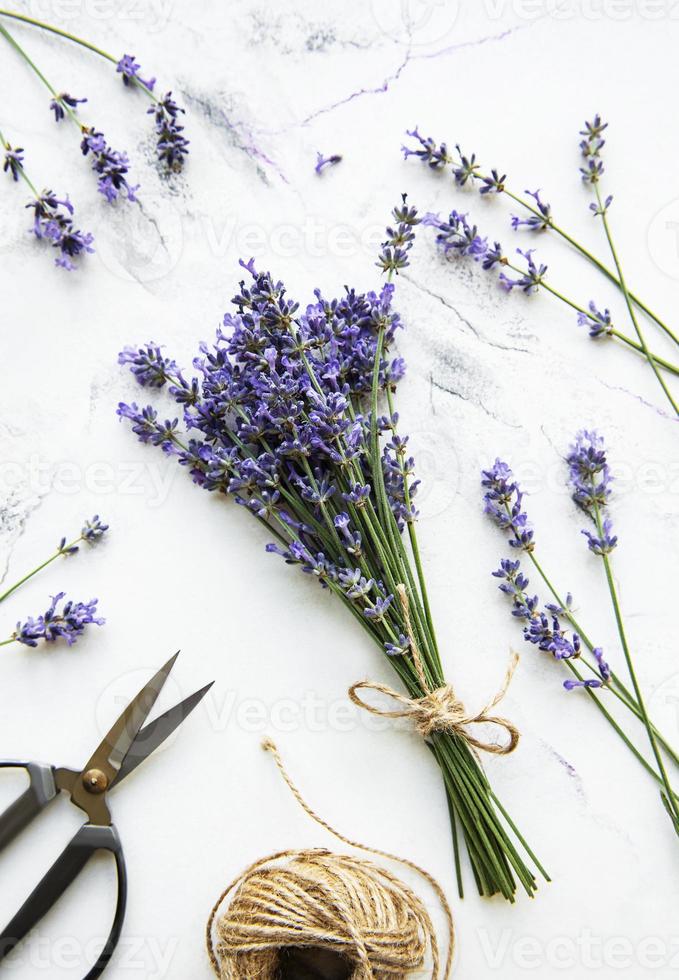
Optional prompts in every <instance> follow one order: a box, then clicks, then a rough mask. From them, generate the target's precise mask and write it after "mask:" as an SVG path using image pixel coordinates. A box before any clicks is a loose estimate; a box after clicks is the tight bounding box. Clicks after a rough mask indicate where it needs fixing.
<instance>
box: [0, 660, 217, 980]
mask: <svg viewBox="0 0 679 980" xmlns="http://www.w3.org/2000/svg"><path fill="white" fill-rule="evenodd" d="M178 656H179V653H178V652H177V653H176V654H175V655H174V657H172V658H171V659H170V660H168V662H167V663H166V664H165V666H164V667H161V669H160V670H159V671H158V673H157V674H156V675H155V676H154V677H152V678H151V680H150V681H149V682H148V684H146V685H145V686H144V687H143V688H142V689H141V691H140V692H139V694H137V696H136V697H135V698H134V700H133V701H131V702H130V704H129V705H128V706H127V708H125V710H124V711H123V713H122V714H121V715H120V717H119V718H118V720H117V721H116V723H115V724H114V725H113V727H112V728H111V729H110V731H109V732H108V734H107V735H106V736H105V738H104V739H103V741H102V742H101V743H100V745H99V746H98V747H97V749H95V751H94V753H93V755H92V756H91V757H90V759H89V760H88V762H87V763H86V764H85V765H84V766H83V768H82V770H77V769H57V768H55V767H54V766H50V765H45V764H43V763H40V762H0V768H4V769H8V768H10V769H11V768H18V769H25V770H26V771H27V772H28V776H29V779H30V785H29V787H28V789H27V790H26V791H25V792H24V793H23V794H22V795H21V796H20V797H19V798H18V799H17V800H16V801H15V802H14V803H13V804H12V805H11V806H10V807H9V808H8V809H7V810H5V812H4V813H3V814H2V815H0V850H2V849H3V848H4V847H6V846H7V845H8V844H9V843H10V842H11V841H12V840H14V838H15V837H16V836H17V835H18V834H19V833H21V831H22V830H24V828H25V827H27V826H28V824H29V823H30V822H31V821H32V820H33V819H34V818H35V817H36V816H37V815H38V814H39V813H40V812H41V811H42V810H43V809H44V808H45V807H46V806H47V805H48V804H49V803H51V802H52V800H54V799H56V797H57V796H58V795H59V793H60V792H65V793H68V794H69V796H70V798H71V802H72V803H73V804H74V805H75V806H77V807H79V808H80V809H81V810H83V811H84V812H85V813H86V814H87V821H86V822H85V823H84V824H83V826H82V827H81V828H80V830H78V832H77V833H76V834H75V836H74V837H73V839H72V840H71V842H70V843H69V844H68V845H67V846H66V848H65V849H64V851H63V852H62V854H61V855H60V856H59V857H58V858H57V859H56V861H55V862H54V864H53V865H52V867H51V868H50V869H49V871H48V872H47V873H46V874H45V876H44V877H43V879H42V881H41V882H40V883H39V884H38V885H37V886H36V888H35V889H34V890H33V892H32V893H31V895H30V896H29V897H28V898H27V899H26V901H25V902H24V904H23V905H22V906H21V908H20V909H19V911H18V912H17V914H16V915H15V916H14V918H13V919H12V921H11V922H10V923H9V924H8V925H7V926H6V927H5V929H3V931H2V934H1V935H0V960H2V959H4V957H5V956H7V954H8V953H9V952H10V951H11V950H12V949H14V947H15V946H16V945H17V943H19V942H20V941H21V940H22V939H23V938H24V936H25V935H26V934H27V933H28V932H30V930H31V929H32V928H33V926H35V925H36V924H37V923H38V922H39V921H40V920H41V919H42V917H43V916H44V915H45V914H46V913H47V912H48V911H49V909H51V908H52V906H53V905H54V904H55V903H56V902H57V901H58V899H59V898H60V897H61V896H62V895H63V893H64V892H65V891H66V889H67V888H68V886H69V885H70V884H71V882H73V881H74V880H75V879H76V878H77V876H78V874H79V873H80V872H81V871H82V870H83V868H84V867H85V865H86V864H87V862H88V861H89V859H90V858H91V857H92V855H93V854H94V853H95V852H96V851H110V853H111V854H112V855H113V857H114V858H115V864H116V872H117V879H118V896H117V903H116V910H115V916H114V919H113V925H112V927H111V932H110V934H109V937H108V939H107V940H106V944H105V946H104V948H103V950H102V951H101V953H100V955H99V958H98V959H97V962H96V963H95V964H94V966H93V967H92V969H91V970H90V972H89V973H88V974H87V976H86V977H85V980H94V978H95V977H98V976H101V974H102V973H103V971H104V969H105V968H106V966H107V964H108V962H109V960H110V959H111V956H112V955H113V952H114V950H115V948H116V945H117V943H118V940H119V939H120V934H121V932H122V927H123V920H124V918H125V906H126V903H127V870H126V867H125V858H124V856H123V848H122V844H121V841H120V837H119V836H118V831H117V830H116V828H115V826H114V825H113V822H112V820H111V813H110V811H109V808H108V802H107V799H106V794H107V792H108V790H109V789H111V787H112V786H117V784H118V783H119V782H120V781H121V780H122V779H125V777H126V776H129V775H130V773H131V772H133V771H134V770H135V769H136V768H137V766H138V765H139V764H140V763H141V762H143V761H144V759H146V758H147V757H148V756H149V755H150V754H151V753H152V752H153V751H154V750H155V749H157V748H158V746H159V745H161V744H162V743H163V742H164V741H165V739H166V738H168V737H169V736H170V735H171V734H172V732H173V731H174V730H175V729H176V728H177V727H178V726H179V725H180V724H181V723H182V722H183V721H184V719H185V718H186V717H187V716H188V715H189V714H190V713H191V712H192V711H193V709H194V708H195V707H196V705H198V704H199V702H200V701H201V700H202V699H203V698H204V697H205V695H206V694H207V692H208V691H209V689H210V688H211V687H212V684H207V685H206V686H205V687H203V688H201V689H200V691H196V693H195V694H192V695H190V697H188V698H186V699H185V700H184V701H182V702H180V703H179V704H177V705H175V706H174V708H170V709H169V711H166V712H165V714H163V715H160V717H158V718H156V719H155V721H152V722H149V724H148V725H146V726H145V727H143V728H142V725H143V724H144V722H145V721H146V718H147V716H148V714H149V712H150V711H151V708H152V707H153V705H154V704H155V702H156V699H157V697H158V695H159V694H160V692H161V690H162V688H163V685H164V684H165V681H166V680H167V678H168V675H169V673H170V671H171V670H172V668H173V666H174V664H175V661H176V659H177V657H178Z"/></svg>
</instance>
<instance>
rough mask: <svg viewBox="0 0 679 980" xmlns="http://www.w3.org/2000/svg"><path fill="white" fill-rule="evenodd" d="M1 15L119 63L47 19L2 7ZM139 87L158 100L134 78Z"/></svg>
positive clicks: (113, 57)
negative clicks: (46, 20)
mask: <svg viewBox="0 0 679 980" xmlns="http://www.w3.org/2000/svg"><path fill="white" fill-rule="evenodd" d="M0 16H1V17H11V18H12V19H13V20H18V21H21V22H22V23H24V24H30V25H31V26H32V27H37V28H39V29H40V30H42V31H49V33H50V34H56V35H57V36H58V37H63V38H66V39H67V40H68V41H73V43H74V44H79V45H80V47H82V48H86V49H87V50H88V51H92V52H93V53H94V54H98V55H99V57H100V58H105V59H106V61H110V62H111V63H112V64H114V65H117V64H118V60H119V59H118V58H116V57H115V56H114V55H112V54H109V53H108V51H104V50H103V49H102V48H99V47H97V45H96V44H92V42H91V41H86V40H85V39H84V38H82V37H77V36H76V35H75V34H71V33H70V32H69V31H64V30H62V29H61V28H60V27H55V26H54V25H53V24H46V23H45V21H42V20H37V19H36V18H35V17H29V16H27V15H26V14H19V13H16V11H13V10H4V9H3V8H0ZM132 81H133V82H134V84H135V85H136V86H137V88H140V89H142V91H144V92H146V94H147V95H148V96H149V97H150V98H151V99H153V101H154V102H157V101H158V99H157V98H156V96H155V95H154V93H153V92H152V91H151V89H150V88H148V86H146V85H144V84H143V82H141V81H139V79H138V78H134V79H132Z"/></svg>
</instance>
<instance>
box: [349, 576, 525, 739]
mask: <svg viewBox="0 0 679 980" xmlns="http://www.w3.org/2000/svg"><path fill="white" fill-rule="evenodd" d="M396 590H397V592H398V596H399V600H400V602H401V607H402V609H403V617H404V622H405V627H406V633H407V636H408V641H409V643H410V651H411V654H412V658H413V665H414V667H415V672H416V674H417V677H418V680H419V682H420V686H421V688H422V690H423V691H424V692H425V693H424V694H423V695H422V697H419V698H409V697H408V696H407V695H405V694H401V693H399V691H395V690H394V688H392V687H388V686H387V685H386V684H379V683H377V682H376V681H360V682H359V683H358V684H354V685H353V686H352V687H351V688H350V689H349V697H350V698H351V700H352V701H353V703H354V704H355V705H357V706H358V707H359V708H364V709H365V710H366V711H369V712H370V714H372V715H379V716H380V717H382V718H411V719H412V720H413V721H414V722H415V728H416V730H417V731H418V732H419V734H420V735H421V736H422V737H423V738H429V737H430V736H431V735H433V734H434V733H435V732H449V733H451V734H454V735H458V736H459V737H460V738H463V739H464V740H465V742H467V743H468V744H469V745H472V746H473V747H474V748H475V749H479V750H480V751H482V752H490V753H492V754H493V755H509V753H510V752H513V751H514V749H515V748H516V746H517V745H518V744H519V738H520V737H521V735H520V732H519V730H518V728H516V726H515V725H513V724H512V722H511V721H508V720H507V718H501V717H499V716H498V715H492V714H491V711H492V710H493V708H495V707H497V705H498V704H499V703H500V702H501V701H502V700H503V699H504V697H505V695H506V694H507V690H508V688H509V685H510V684H511V682H512V678H513V676H514V671H515V670H516V668H517V666H518V663H519V655H518V653H512V656H511V659H510V662H509V667H508V668H507V673H506V675H505V679H504V682H503V684H502V687H501V688H500V690H499V691H498V692H497V694H496V695H495V697H494V698H493V699H492V701H490V702H489V703H488V704H487V705H486V706H485V708H482V710H481V711H479V712H477V714H469V713H468V712H467V709H466V708H465V706H464V703H463V702H462V701H461V700H460V699H459V698H458V697H457V695H456V694H455V690H454V688H453V687H452V685H451V684H445V685H444V686H443V687H438V688H433V687H432V686H431V685H430V684H429V681H428V680H427V676H426V673H425V670H424V663H423V660H422V655H421V654H420V651H419V648H418V646H417V642H416V640H415V635H414V632H413V626H412V622H411V619H410V604H409V602H408V594H407V592H406V589H405V586H404V585H398V586H397V587H396ZM361 690H369V691H377V692H378V693H379V694H385V695H386V696H387V697H389V698H391V699H392V700H393V701H398V702H399V704H402V705H403V707H402V708H398V709H395V710H393V711H388V710H386V709H385V708H377V707H375V706H374V705H371V704H367V703H366V702H365V701H363V699H362V698H361V697H359V695H358V694H357V693H356V692H357V691H361ZM481 724H486V725H495V726H496V727H498V728H503V729H504V730H505V731H506V732H507V735H508V736H509V738H508V741H507V742H505V743H504V744H501V743H498V742H487V741H481V740H480V739H478V738H475V737H474V736H473V735H472V734H471V732H470V731H469V727H470V726H471V725H481Z"/></svg>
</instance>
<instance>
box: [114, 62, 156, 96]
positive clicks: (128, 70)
mask: <svg viewBox="0 0 679 980" xmlns="http://www.w3.org/2000/svg"><path fill="white" fill-rule="evenodd" d="M116 71H117V72H118V73H119V74H121V75H122V76H123V83H124V84H125V85H131V84H133V83H135V82H136V83H137V84H138V85H142V86H143V87H144V88H145V89H148V91H149V92H152V91H153V86H154V85H155V84H156V80H155V78H149V79H148V81H146V80H145V79H143V78H142V77H141V75H140V74H139V72H140V71H141V65H140V64H138V62H137V61H136V59H135V56H134V55H133V54H124V55H123V56H122V58H121V59H120V61H119V62H118V64H117V65H116Z"/></svg>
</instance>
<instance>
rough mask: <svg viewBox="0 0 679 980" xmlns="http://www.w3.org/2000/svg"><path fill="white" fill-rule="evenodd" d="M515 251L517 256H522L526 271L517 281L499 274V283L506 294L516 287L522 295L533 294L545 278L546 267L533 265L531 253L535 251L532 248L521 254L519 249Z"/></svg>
mask: <svg viewBox="0 0 679 980" xmlns="http://www.w3.org/2000/svg"><path fill="white" fill-rule="evenodd" d="M516 251H517V254H518V255H522V256H523V257H524V259H525V260H526V263H527V265H528V268H527V270H526V271H525V272H524V273H522V274H521V275H520V276H519V278H518V279H510V278H509V276H508V275H507V274H506V273H505V272H501V273H500V277H499V278H500V282H501V284H502V286H503V287H504V288H505V289H506V290H507V292H511V291H512V289H514V287H515V286H516V287H518V288H519V289H522V290H523V292H524V293H527V294H528V295H530V294H531V293H533V292H535V290H536V289H537V288H538V286H539V285H540V283H541V282H542V280H543V279H544V278H545V275H546V273H547V266H546V265H539V266H538V265H536V264H535V262H534V261H533V252H534V251H535V249H534V248H529V249H527V250H526V251H525V252H523V251H522V250H521V249H520V248H517V250H516Z"/></svg>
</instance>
